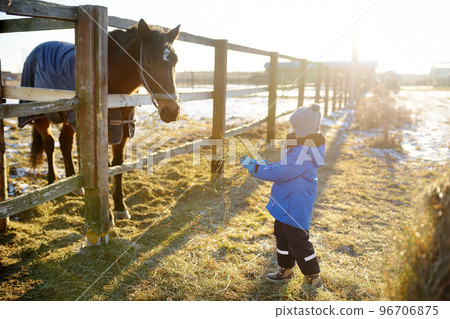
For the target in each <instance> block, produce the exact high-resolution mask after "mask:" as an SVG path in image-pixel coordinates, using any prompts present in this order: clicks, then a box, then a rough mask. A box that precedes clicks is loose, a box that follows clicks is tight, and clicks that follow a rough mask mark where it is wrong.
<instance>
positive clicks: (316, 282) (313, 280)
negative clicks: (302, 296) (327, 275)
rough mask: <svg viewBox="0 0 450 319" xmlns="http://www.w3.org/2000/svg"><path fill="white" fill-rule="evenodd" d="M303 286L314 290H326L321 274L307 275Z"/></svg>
mask: <svg viewBox="0 0 450 319" xmlns="http://www.w3.org/2000/svg"><path fill="white" fill-rule="evenodd" d="M303 286H304V287H305V288H309V289H313V290H316V289H317V290H324V287H323V283H322V279H321V278H320V276H319V274H315V275H309V276H305V277H304V279H303Z"/></svg>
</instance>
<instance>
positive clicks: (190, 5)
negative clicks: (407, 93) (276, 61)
mask: <svg viewBox="0 0 450 319" xmlns="http://www.w3.org/2000/svg"><path fill="white" fill-rule="evenodd" d="M47 1H49V2H54V3H60V4H65V5H74V6H75V5H82V4H94V5H102V6H106V7H108V14H109V15H111V16H119V17H122V18H128V19H133V20H139V19H140V18H143V19H144V20H145V21H146V22H147V23H149V24H156V25H161V26H164V27H170V28H173V27H176V26H177V25H178V24H181V30H182V31H184V32H188V33H191V34H196V35H201V36H205V37H209V38H213V39H227V40H228V41H229V42H230V43H234V44H239V45H245V46H249V47H254V48H258V49H262V50H267V51H277V52H279V53H281V54H286V55H291V56H295V57H300V58H306V59H308V60H311V61H350V60H351V54H352V39H353V38H356V39H357V44H358V59H359V60H365V61H377V63H378V68H377V71H378V72H384V71H389V70H392V71H395V72H397V73H402V74H404V73H415V74H427V73H429V71H430V69H431V67H432V65H433V63H435V62H443V61H450V41H449V40H448V38H447V37H446V36H444V35H445V34H446V33H447V32H448V31H449V30H450V18H449V17H448V14H449V12H450V1H446V0H422V1H419V0H395V1H394V0H378V1H376V0H297V1H295V0H278V1H274V0H227V1H213V0H189V1H185V0H160V1H155V0H152V1H148V0H127V1H123V0H110V1H106V0H86V1H85V0H47ZM8 18H17V17H16V16H7V15H5V14H3V13H0V19H8ZM50 40H60V41H67V42H74V31H73V30H58V31H42V32H41V31H40V32H27V33H11V34H0V58H1V63H2V69H3V70H9V71H12V72H21V69H22V65H23V62H24V60H25V58H26V56H27V54H29V53H30V52H31V51H32V50H33V48H34V47H35V46H36V45H38V44H39V43H42V42H45V41H50ZM174 48H175V50H176V52H177V54H178V58H179V63H178V65H177V71H200V70H205V71H207V70H213V67H214V50H213V49H212V48H210V47H206V46H201V45H195V44H190V43H185V42H181V41H177V42H175V44H174ZM266 62H268V58H266V57H260V56H255V55H249V54H244V53H235V52H230V53H229V57H228V71H262V70H263V67H264V63H266Z"/></svg>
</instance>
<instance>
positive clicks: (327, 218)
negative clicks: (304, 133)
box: [0, 112, 438, 300]
mask: <svg viewBox="0 0 450 319" xmlns="http://www.w3.org/2000/svg"><path fill="white" fill-rule="evenodd" d="M335 116H336V118H335V119H334V120H336V122H337V123H340V124H336V125H333V126H331V127H324V128H323V130H324V131H325V134H326V137H327V150H326V161H327V165H326V166H325V167H323V168H321V170H320V171H319V181H320V182H319V196H318V199H317V201H316V203H317V204H316V208H315V211H314V215H313V223H312V228H311V234H312V241H313V243H314V245H315V247H316V250H317V253H318V256H319V258H320V264H321V267H322V276H323V279H324V282H325V286H326V287H327V291H325V292H319V293H318V294H317V295H314V294H310V293H308V292H305V291H303V290H302V289H301V281H302V275H301V274H300V271H299V270H298V269H297V270H296V276H295V278H294V279H293V280H291V281H290V282H288V283H283V284H274V283H270V282H267V281H266V280H265V274H266V273H267V271H269V270H272V269H273V268H275V267H276V256H275V253H274V252H275V239H274V237H273V235H272V232H273V218H272V217H271V216H270V215H269V214H268V212H267V211H266V210H265V204H266V202H267V201H268V197H269V192H270V187H271V184H270V183H267V182H261V181H258V183H259V184H257V183H256V182H255V181H254V180H252V179H248V178H247V176H246V175H245V174H246V173H245V171H244V170H243V169H242V168H240V165H236V166H229V165H227V166H226V167H225V175H224V177H223V178H221V179H211V176H210V173H209V163H208V162H207V161H206V160H204V159H202V165H201V166H192V156H191V155H182V156H177V157H175V158H173V159H172V160H171V161H170V162H168V163H167V164H166V165H165V166H163V167H161V168H160V169H158V170H157V171H156V173H155V174H154V175H147V174H146V173H145V172H143V171H135V172H132V173H128V174H125V175H124V187H125V194H126V203H127V205H128V206H129V207H130V211H131V214H132V219H131V220H129V221H118V222H117V223H116V227H115V228H114V229H113V231H112V233H111V236H112V241H111V243H110V244H108V245H105V246H104V247H91V248H83V247H82V246H83V243H84V236H83V229H84V221H83V219H82V218H81V217H80V214H79V213H80V212H81V209H82V200H81V199H80V198H78V197H75V196H64V197H61V198H59V199H57V200H54V201H51V202H49V203H46V204H43V205H40V206H38V207H36V208H34V209H32V210H29V211H27V212H24V213H22V214H20V215H18V216H17V218H13V219H12V221H11V225H10V228H9V229H8V231H7V232H6V233H5V234H3V235H1V237H0V299H2V300H74V299H77V298H78V297H80V296H81V300H371V299H375V300H380V299H381V300H382V299H387V298H389V297H388V295H387V294H386V291H385V281H386V278H391V277H392V272H391V271H390V270H391V269H392V268H398V267H399V264H397V263H396V262H394V261H392V260H391V259H390V258H387V256H392V254H394V253H395V245H394V243H395V239H394V238H393V237H392V234H395V233H399V232H400V231H401V229H403V227H404V226H405V225H406V224H408V223H409V222H410V221H412V220H415V219H416V218H417V216H416V213H415V206H416V205H417V203H416V198H419V197H418V196H417V193H418V190H419V189H420V188H421V187H423V186H424V185H427V184H429V183H431V182H432V181H433V180H434V179H435V178H436V177H437V176H438V173H437V170H435V169H437V168H438V167H433V166H432V165H430V164H429V163H428V164H427V166H422V165H421V164H420V163H416V164H417V165H415V166H411V165H406V164H405V163H403V162H399V161H397V160H396V159H394V158H391V157H380V155H377V154H375V153H373V152H372V151H371V150H370V149H368V148H367V144H366V143H365V138H366V137H365V135H363V134H361V132H360V131H358V130H353V129H349V124H350V123H351V122H352V119H353V113H352V112H343V113H340V114H338V115H335ZM201 129H203V128H201ZM201 129H200V130H201ZM190 130H191V132H192V128H191V129H190ZM286 130H287V124H286V123H280V125H278V132H277V136H278V137H283V136H285V134H286ZM264 132H265V127H264V126H261V127H260V128H257V129H254V130H253V131H252V132H249V133H248V134H246V135H244V136H242V137H244V138H249V139H250V140H251V141H252V142H255V141H256V139H257V138H260V137H263V136H264ZM192 134H196V133H194V132H193V133H192ZM23 156H24V154H22V158H21V156H20V154H17V160H19V161H21V160H24V162H23V163H25V162H26V159H24V158H23ZM263 157H264V158H265V159H268V160H277V159H278V158H279V150H278V149H264V148H263ZM22 178H23V179H24V180H27V179H28V181H30V180H31V179H30V177H27V176H24V177H22ZM39 183H44V176H41V177H39ZM127 249H128V250H127ZM119 257H120V259H118V258H119ZM111 265H112V267H111V268H109V270H108V271H106V272H105V273H104V274H103V272H104V271H105V270H107V269H108V267H110V266H111ZM391 279H392V278H391ZM96 280H97V281H96ZM94 282H95V284H94V285H93V286H92V287H90V286H91V284H93V283H94ZM88 288H89V289H88ZM86 289H88V290H86Z"/></svg>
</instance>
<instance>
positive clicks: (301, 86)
mask: <svg viewBox="0 0 450 319" xmlns="http://www.w3.org/2000/svg"><path fill="white" fill-rule="evenodd" d="M307 63H308V61H307V60H305V59H302V60H300V78H299V79H298V102H297V106H298V107H300V106H302V105H303V102H304V101H305V84H306V67H307V66H306V64H307Z"/></svg>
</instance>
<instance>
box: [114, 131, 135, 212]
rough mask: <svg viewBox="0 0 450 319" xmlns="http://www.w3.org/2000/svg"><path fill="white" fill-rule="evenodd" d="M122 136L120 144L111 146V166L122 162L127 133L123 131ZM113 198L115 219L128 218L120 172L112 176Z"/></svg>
mask: <svg viewBox="0 0 450 319" xmlns="http://www.w3.org/2000/svg"><path fill="white" fill-rule="evenodd" d="M123 136H124V137H123V138H122V141H121V142H120V144H117V145H113V146H112V153H113V160H112V163H111V164H112V166H116V165H121V164H122V163H123V157H124V148H125V143H126V141H127V139H128V137H126V136H127V135H126V134H125V133H124V135H123ZM113 199H114V211H113V213H114V217H115V218H116V219H130V218H131V216H130V213H129V212H128V209H127V206H126V205H125V202H124V200H123V189H122V174H119V175H115V176H114V188H113Z"/></svg>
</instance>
